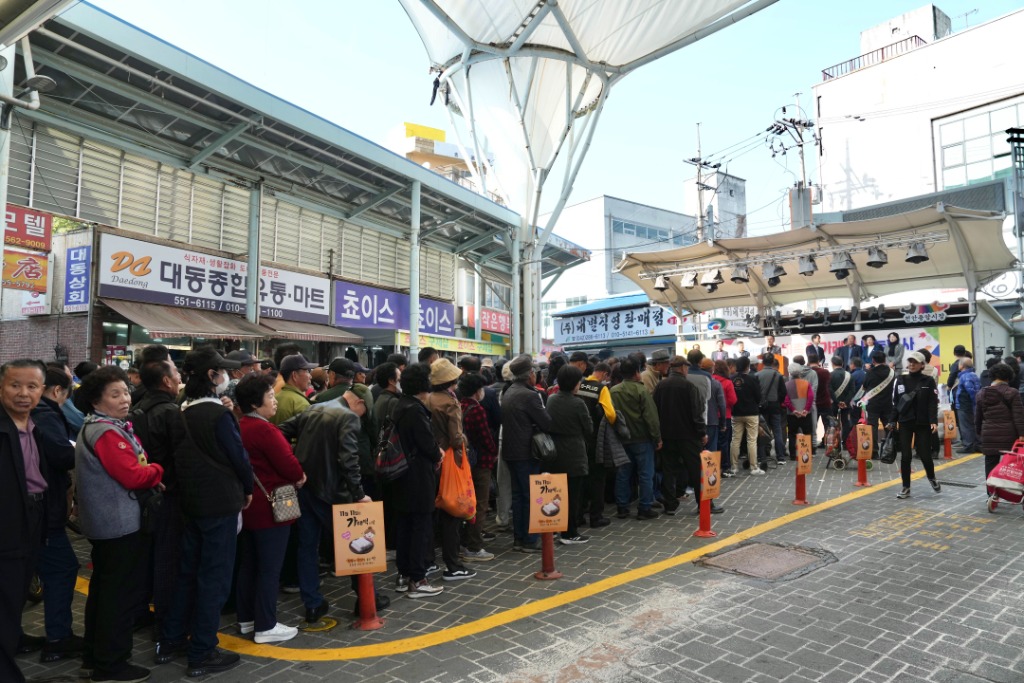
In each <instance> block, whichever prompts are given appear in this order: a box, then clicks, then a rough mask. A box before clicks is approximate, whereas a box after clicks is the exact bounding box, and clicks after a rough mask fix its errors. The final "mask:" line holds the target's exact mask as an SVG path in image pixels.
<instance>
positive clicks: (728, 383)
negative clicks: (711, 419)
mask: <svg viewBox="0 0 1024 683" xmlns="http://www.w3.org/2000/svg"><path fill="white" fill-rule="evenodd" d="M711 376H712V377H714V378H715V379H716V380H718V383H719V384H721V385H722V391H723V392H725V417H726V418H727V419H729V420H731V419H732V407H733V406H734V405H736V387H735V386H733V383H732V380H731V379H729V378H728V377H722V376H721V375H711Z"/></svg>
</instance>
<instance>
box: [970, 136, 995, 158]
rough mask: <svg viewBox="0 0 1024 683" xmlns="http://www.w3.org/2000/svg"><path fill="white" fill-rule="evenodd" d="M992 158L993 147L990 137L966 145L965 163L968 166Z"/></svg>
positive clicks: (971, 141)
mask: <svg viewBox="0 0 1024 683" xmlns="http://www.w3.org/2000/svg"><path fill="white" fill-rule="evenodd" d="M991 158H992V145H991V143H990V142H989V136H987V135H986V136H985V137H983V138H978V139H977V140H968V141H967V142H966V143H964V161H966V162H967V163H968V164H971V163H974V162H976V161H986V160H989V159H991Z"/></svg>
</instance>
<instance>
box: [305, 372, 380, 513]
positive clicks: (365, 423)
mask: <svg viewBox="0 0 1024 683" xmlns="http://www.w3.org/2000/svg"><path fill="white" fill-rule="evenodd" d="M360 372H362V373H363V374H362V377H363V378H365V377H366V374H365V373H366V368H364V367H363V366H362V365H360V364H359V363H356V362H354V361H350V360H349V359H348V358H343V357H341V356H339V357H337V358H335V359H334V360H332V361H331V364H330V365H328V366H327V387H328V388H327V390H326V391H322V392H320V393H319V394H318V395H317V396H316V397H314V398H313V403H314V404H317V405H319V404H321V403H327V402H329V401H333V400H335V399H340V400H341V402H342V404H343V405H344V406H346V407H347V408H348V409H349V410H351V411H352V412H354V413H355V414H356V415H358V416H359V425H360V429H359V433H358V438H359V462H360V464H361V466H362V471H363V477H364V480H363V486H364V488H366V489H367V491H368V492H369V493H370V494H371V495H373V494H375V493H377V490H376V488H375V486H374V481H375V480H374V478H373V466H372V463H373V447H374V445H375V444H376V442H377V423H376V421H375V420H374V419H373V393H372V392H371V391H370V388H369V387H368V386H366V385H365V384H362V383H359V382H357V381H356V378H357V377H359V376H360Z"/></svg>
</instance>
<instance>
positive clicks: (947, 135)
mask: <svg viewBox="0 0 1024 683" xmlns="http://www.w3.org/2000/svg"><path fill="white" fill-rule="evenodd" d="M1022 106H1024V105H1022ZM939 139H940V140H941V141H942V144H943V145H949V144H952V143H954V142H963V139H964V122H963V121H953V122H952V123H945V124H943V125H942V126H941V127H940V128H939Z"/></svg>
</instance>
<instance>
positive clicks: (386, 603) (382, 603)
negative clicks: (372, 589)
mask: <svg viewBox="0 0 1024 683" xmlns="http://www.w3.org/2000/svg"><path fill="white" fill-rule="evenodd" d="M374 603H375V604H376V607H377V611H378V612H380V611H381V610H385V609H387V608H388V607H390V606H391V598H389V597H388V596H386V595H381V594H380V593H375V594H374ZM352 614H353V616H357V617H358V616H359V598H356V605H355V607H353V608H352Z"/></svg>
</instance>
